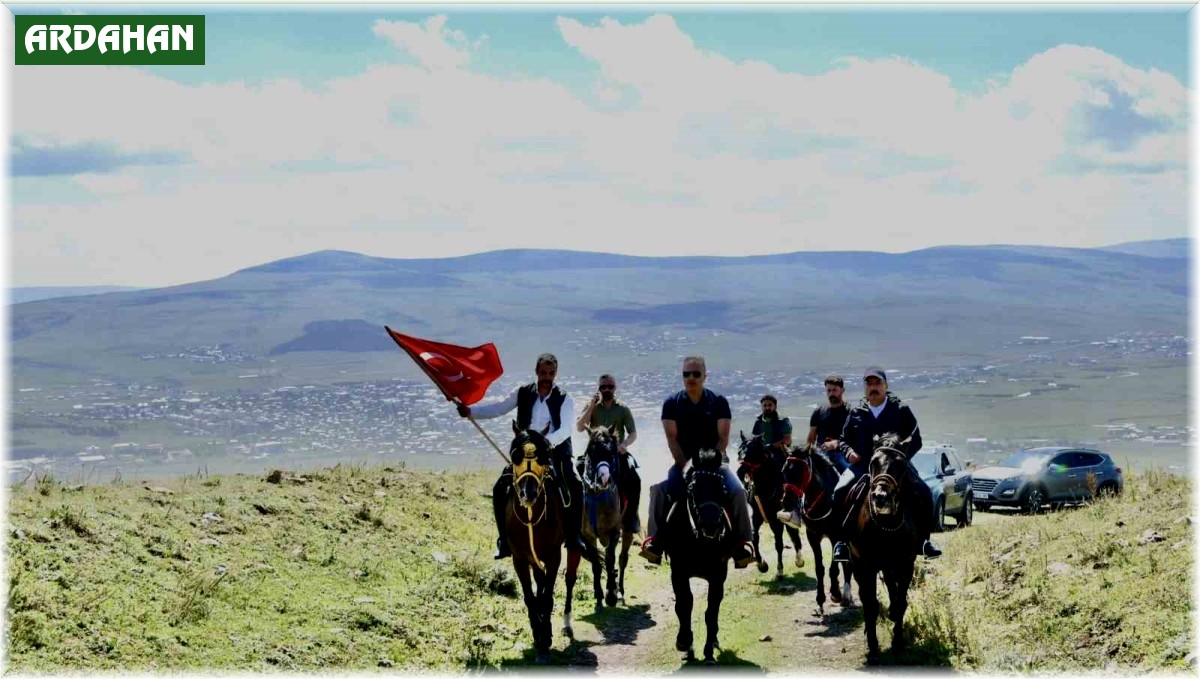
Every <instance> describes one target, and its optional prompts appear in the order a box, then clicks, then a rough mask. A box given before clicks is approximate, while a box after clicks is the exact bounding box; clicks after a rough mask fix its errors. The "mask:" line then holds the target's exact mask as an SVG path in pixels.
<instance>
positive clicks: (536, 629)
mask: <svg viewBox="0 0 1200 679" xmlns="http://www.w3.org/2000/svg"><path fill="white" fill-rule="evenodd" d="M530 568H531V566H530V564H529V562H528V561H526V560H525V559H523V558H521V557H519V556H516V555H514V556H513V569H514V570H516V571H517V580H519V581H520V583H521V594H522V595H523V596H524V599H525V611H526V612H527V613H529V630H530V632H532V633H533V647H534V648H535V649H536V648H539V638H540V636H541V624H540V621H539V616H538V599H537V597H536V596H534V594H533V584H532V583H531V582H530V577H529V571H530ZM538 660H539V662H540V661H541V652H540V651H539V652H538Z"/></svg>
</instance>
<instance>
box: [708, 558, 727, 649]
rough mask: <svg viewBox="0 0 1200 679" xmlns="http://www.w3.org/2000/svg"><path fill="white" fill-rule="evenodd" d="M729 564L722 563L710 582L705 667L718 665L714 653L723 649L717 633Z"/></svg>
mask: <svg viewBox="0 0 1200 679" xmlns="http://www.w3.org/2000/svg"><path fill="white" fill-rule="evenodd" d="M727 564H728V562H726V561H722V562H721V565H720V566H719V567H718V568H717V571H716V573H714V574H713V576H712V577H711V578H710V579H709V581H708V608H706V609H704V627H705V631H706V632H707V636H706V639H705V641H704V664H705V665H716V664H717V659H716V657H715V656H714V652H715V650H716V649H718V648H720V647H721V642H720V641H718V640H717V632H718V631H719V629H718V628H719V621H720V618H721V600H722V599H724V598H725V577H726V576H727V575H728V574H729V566H728V565H727Z"/></svg>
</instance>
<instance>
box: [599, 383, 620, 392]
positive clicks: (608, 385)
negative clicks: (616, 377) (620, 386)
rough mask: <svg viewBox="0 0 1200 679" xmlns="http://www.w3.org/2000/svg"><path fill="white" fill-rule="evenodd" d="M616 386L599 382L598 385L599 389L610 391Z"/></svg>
mask: <svg viewBox="0 0 1200 679" xmlns="http://www.w3.org/2000/svg"><path fill="white" fill-rule="evenodd" d="M616 388H617V385H615V384H601V385H600V391H612V390H613V389H616Z"/></svg>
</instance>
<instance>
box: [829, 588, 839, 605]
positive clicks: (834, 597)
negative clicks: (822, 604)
mask: <svg viewBox="0 0 1200 679" xmlns="http://www.w3.org/2000/svg"><path fill="white" fill-rule="evenodd" d="M829 600H830V601H832V602H833V603H835V604H840V603H842V593H841V592H839V591H837V588H834V589H831V590H829Z"/></svg>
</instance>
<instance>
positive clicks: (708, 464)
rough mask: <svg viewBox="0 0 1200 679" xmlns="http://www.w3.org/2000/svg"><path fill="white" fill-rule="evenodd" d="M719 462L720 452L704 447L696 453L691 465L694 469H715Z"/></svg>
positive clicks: (719, 464)
mask: <svg viewBox="0 0 1200 679" xmlns="http://www.w3.org/2000/svg"><path fill="white" fill-rule="evenodd" d="M721 462H722V460H721V453H719V452H718V451H716V450H711V449H709V448H705V449H703V450H701V451H700V452H699V453H698V454H697V455H696V459H695V462H694V464H693V465H692V466H693V467H695V468H696V469H716V468H718V467H720V466H721Z"/></svg>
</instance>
